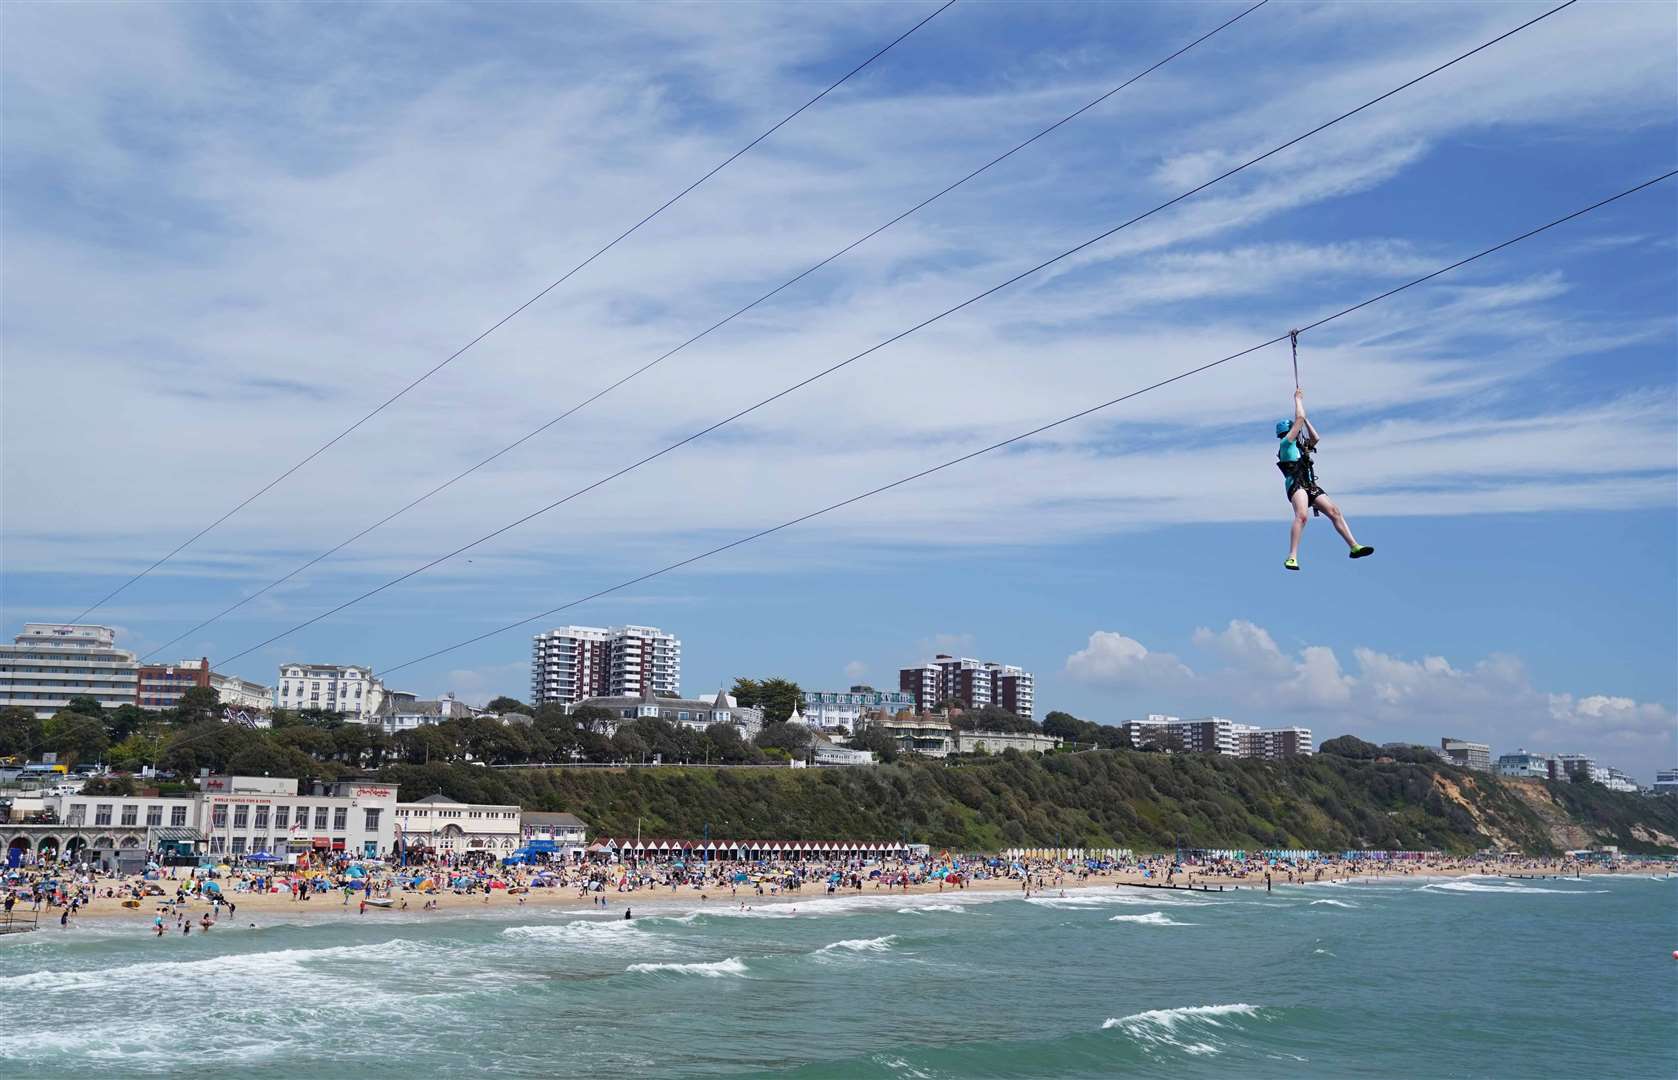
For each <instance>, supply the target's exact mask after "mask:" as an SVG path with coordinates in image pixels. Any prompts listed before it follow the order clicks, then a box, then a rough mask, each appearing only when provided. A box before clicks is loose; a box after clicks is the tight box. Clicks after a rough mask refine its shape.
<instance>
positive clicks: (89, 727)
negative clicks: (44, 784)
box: [42, 708, 111, 764]
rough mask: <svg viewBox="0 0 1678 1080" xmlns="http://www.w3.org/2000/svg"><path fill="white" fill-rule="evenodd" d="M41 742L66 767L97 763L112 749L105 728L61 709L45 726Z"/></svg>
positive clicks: (85, 716)
mask: <svg viewBox="0 0 1678 1080" xmlns="http://www.w3.org/2000/svg"><path fill="white" fill-rule="evenodd" d="M42 741H43V742H44V743H45V745H46V748H47V749H48V750H51V751H53V752H54V753H56V754H57V755H58V756H59V759H60V761H62V762H64V763H65V764H74V763H77V762H83V761H98V760H99V759H100V757H101V756H102V755H103V754H104V753H105V751H106V750H107V749H109V748H110V745H111V740H110V737H109V736H107V735H106V734H105V725H104V724H102V723H100V722H99V720H98V719H96V718H95V717H93V716H90V715H88V714H86V713H79V712H72V711H71V710H70V709H69V708H64V709H61V710H60V711H59V712H58V713H57V714H55V715H54V716H53V717H52V719H50V720H48V721H47V722H46V725H45V730H44V731H43V732H42Z"/></svg>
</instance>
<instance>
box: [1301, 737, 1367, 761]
mask: <svg viewBox="0 0 1678 1080" xmlns="http://www.w3.org/2000/svg"><path fill="white" fill-rule="evenodd" d="M1317 749H1318V751H1319V752H1320V753H1324V754H1333V755H1334V756H1335V757H1343V758H1351V759H1352V760H1353V761H1374V760H1375V759H1376V758H1378V757H1381V756H1383V755H1382V752H1381V748H1380V747H1379V746H1376V745H1375V744H1374V743H1372V742H1365V741H1364V740H1362V739H1360V738H1358V737H1357V736H1356V735H1342V736H1340V737H1339V738H1338V739H1326V740H1324V742H1323V744H1322V746H1320V747H1318V748H1317Z"/></svg>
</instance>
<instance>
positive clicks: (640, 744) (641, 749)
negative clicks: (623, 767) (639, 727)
mask: <svg viewBox="0 0 1678 1080" xmlns="http://www.w3.org/2000/svg"><path fill="white" fill-rule="evenodd" d="M612 753H614V754H616V755H617V756H618V757H620V758H622V759H624V760H625V761H640V760H642V759H643V758H645V757H646V756H647V742H646V740H645V739H643V738H641V736H639V735H637V734H635V732H633V731H631V730H630V729H629V728H620V729H618V733H617V734H616V735H613V736H612Z"/></svg>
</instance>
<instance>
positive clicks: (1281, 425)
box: [1276, 420, 1293, 439]
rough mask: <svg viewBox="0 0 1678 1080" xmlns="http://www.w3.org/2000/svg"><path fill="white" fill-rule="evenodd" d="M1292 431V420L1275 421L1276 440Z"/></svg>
mask: <svg viewBox="0 0 1678 1080" xmlns="http://www.w3.org/2000/svg"><path fill="white" fill-rule="evenodd" d="M1292 430H1293V421H1292V420H1278V421H1276V437H1277V438H1278V439H1280V438H1282V437H1283V436H1284V435H1286V434H1287V433H1288V432H1290V431H1292Z"/></svg>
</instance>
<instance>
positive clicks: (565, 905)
mask: <svg viewBox="0 0 1678 1080" xmlns="http://www.w3.org/2000/svg"><path fill="white" fill-rule="evenodd" d="M1644 869H1651V868H1644ZM1655 869H1663V868H1655ZM1615 872H1618V873H1628V872H1641V871H1636V870H1629V869H1624V868H1622V869H1620V870H1618V871H1608V870H1604V869H1601V868H1595V867H1573V866H1569V867H1568V868H1567V870H1566V872H1565V873H1563V871H1562V869H1561V864H1559V863H1546V862H1539V861H1533V862H1531V863H1523V864H1520V865H1518V866H1506V867H1499V866H1495V865H1491V864H1484V863H1438V864H1419V865H1416V866H1414V867H1404V868H1396V867H1395V868H1391V869H1372V868H1370V867H1368V866H1363V867H1360V868H1358V869H1357V871H1356V872H1353V871H1352V870H1351V869H1350V868H1343V867H1339V866H1330V867H1323V868H1322V874H1321V876H1320V878H1319V877H1318V876H1317V874H1316V870H1315V869H1312V870H1307V871H1304V872H1299V873H1295V874H1293V875H1291V876H1292V880H1290V875H1289V874H1288V873H1287V872H1286V871H1272V873H1271V881H1270V887H1271V888H1272V889H1273V890H1285V889H1290V888H1300V887H1303V886H1313V885H1322V884H1351V885H1355V884H1358V883H1374V882H1381V881H1391V880H1394V879H1398V880H1420V881H1425V880H1428V879H1430V878H1455V877H1506V878H1532V877H1537V876H1545V877H1557V876H1566V877H1573V876H1575V874H1576V873H1577V874H1583V875H1591V874H1598V873H1615ZM130 880H131V879H130ZM178 880H179V881H182V882H184V881H185V880H186V879H185V878H182V879H178ZM1042 880H1043V881H1044V884H1043V885H1042V886H1041V887H1039V886H1035V885H1034V886H1033V887H1032V890H1031V893H1030V895H1032V896H1041V897H1053V896H1055V895H1057V894H1058V893H1059V892H1061V891H1062V890H1074V889H1076V890H1081V891H1087V890H1089V889H1091V888H1100V887H1114V886H1121V885H1122V886H1135V887H1139V888H1149V889H1160V888H1171V889H1174V890H1178V891H1183V890H1189V889H1193V890H1197V891H1198V890H1203V889H1204V890H1209V891H1213V892H1216V891H1219V890H1220V889H1221V890H1224V891H1231V890H1238V889H1239V890H1258V891H1263V890H1264V889H1265V887H1266V883H1265V878H1264V874H1263V872H1262V871H1260V872H1258V873H1256V874H1255V873H1251V872H1249V873H1248V874H1246V875H1245V876H1233V875H1227V874H1217V873H1212V872H1202V871H1200V870H1198V869H1196V870H1192V871H1185V872H1179V873H1177V874H1175V875H1173V880H1172V882H1171V884H1170V885H1169V886H1167V885H1166V884H1165V881H1164V875H1163V874H1155V875H1154V876H1148V875H1145V874H1144V873H1142V872H1141V871H1140V870H1118V871H1110V872H1095V873H1090V874H1087V875H1083V876H1079V875H1076V874H1073V873H1063V874H1060V875H1058V876H1057V875H1055V874H1053V873H1052V872H1046V873H1044V874H1043V875H1042ZM125 884H127V881H125V880H124V879H117V878H98V879H96V889H97V893H98V895H97V896H96V898H95V899H94V900H93V901H92V902H91V903H84V904H83V905H82V907H81V908H80V909H79V911H78V912H77V914H76V915H75V916H74V917H73V919H72V921H71V926H72V927H73V926H74V924H75V923H76V922H79V921H81V920H84V919H98V920H128V921H132V922H134V923H135V924H136V926H137V927H139V926H141V925H144V924H149V923H150V922H151V921H152V920H153V919H154V918H155V917H156V915H157V913H158V912H159V910H167V912H168V916H167V917H168V921H170V922H173V921H174V919H175V916H176V914H178V913H180V912H187V913H190V914H191V915H192V916H193V918H194V919H195V920H196V919H200V918H201V917H202V916H203V915H204V914H205V913H207V912H213V911H214V910H215V906H214V905H213V904H212V902H211V901H210V900H208V899H205V898H202V897H196V896H195V897H192V898H190V899H189V900H187V901H186V902H185V903H184V904H181V905H175V906H167V907H166V905H165V904H164V903H163V901H164V900H165V899H166V898H165V897H148V898H147V899H145V900H143V901H141V902H140V905H139V906H138V907H124V906H122V904H121V902H120V900H119V899H117V898H109V897H106V896H105V895H104V893H105V891H106V889H107V888H112V889H118V890H121V889H122V888H123V887H124V886H125ZM158 884H161V885H163V886H164V887H165V888H167V889H168V890H169V891H170V893H171V895H172V894H173V890H174V884H175V883H173V882H170V881H168V880H165V881H160V882H158ZM225 887H226V889H227V891H226V893H225V896H226V899H227V900H228V901H231V903H232V905H233V908H232V910H228V909H227V908H226V905H223V910H222V911H221V912H220V916H219V918H220V920H222V921H229V922H231V921H237V922H238V923H241V924H248V923H251V922H256V923H258V924H260V923H261V922H262V921H263V920H265V919H275V918H283V919H284V920H286V921H287V922H292V921H294V920H297V919H299V918H302V919H311V920H312V919H321V920H329V919H344V918H363V919H379V918H384V917H388V915H389V914H390V913H392V912H398V911H400V912H402V913H403V914H404V915H414V914H419V915H453V916H459V915H464V914H468V913H490V912H495V913H508V914H510V913H512V912H513V911H516V910H519V909H521V908H541V909H558V910H566V909H575V910H579V911H581V910H591V911H596V912H599V911H610V912H614V913H617V912H621V911H623V910H624V909H626V908H628V909H634V908H636V907H638V906H639V907H646V906H648V905H657V906H659V907H664V906H668V905H669V904H670V903H672V902H674V903H680V904H681V905H683V906H689V905H694V906H701V907H703V906H707V905H715V906H717V907H719V908H725V907H738V906H739V905H741V904H745V905H747V906H749V907H753V908H756V907H760V906H765V905H777V906H779V905H790V906H797V905H798V904H799V903H809V902H811V901H818V900H827V899H832V898H834V897H887V896H900V897H926V896H938V895H941V894H945V893H959V892H972V893H998V892H1000V893H1013V894H1022V895H1023V894H1024V892H1025V889H1024V887H1023V883H1022V882H1021V881H1020V880H1019V879H1017V878H984V879H980V880H973V881H968V882H966V883H965V884H964V885H959V886H957V885H948V884H942V883H939V882H921V883H912V884H910V885H908V886H907V887H904V886H902V885H894V886H891V887H889V888H888V887H887V886H885V885H883V884H879V885H876V884H875V883H873V882H869V883H867V884H866V885H865V886H864V887H863V888H862V889H860V890H859V889H855V888H849V889H839V890H837V891H836V892H834V893H832V894H829V893H828V892H827V891H826V886H825V884H824V883H821V882H814V883H809V884H806V885H805V887H804V888H802V889H799V890H788V889H783V890H780V891H779V892H768V891H766V892H765V893H764V894H762V895H760V894H758V893H757V892H756V891H755V889H754V888H750V887H746V886H742V887H740V888H739V889H737V890H730V889H729V888H728V887H726V886H725V887H721V888H718V887H714V886H712V887H707V888H695V887H692V886H687V885H684V886H680V887H678V888H674V889H673V888H670V887H668V886H662V887H659V886H655V887H642V888H637V889H625V890H623V891H615V890H608V891H606V892H604V893H589V894H587V895H580V894H579V891H578V889H577V887H576V886H574V885H573V886H561V887H546V888H533V889H530V890H529V891H528V892H523V893H516V894H510V893H509V892H508V890H506V889H493V890H491V891H490V892H489V893H487V894H486V893H483V892H481V891H480V892H476V893H467V894H462V893H456V892H453V891H448V890H440V891H434V892H426V893H421V892H417V891H403V890H400V889H398V890H393V891H392V893H391V899H392V900H393V901H394V904H393V905H392V906H391V907H390V908H380V907H376V906H372V905H369V906H368V907H367V909H366V911H365V912H363V911H362V908H361V903H360V894H359V893H353V892H352V893H351V894H350V895H349V899H348V901H347V902H346V901H345V898H344V893H343V891H342V890H334V891H331V892H326V893H317V894H315V895H313V896H312V897H311V898H310V899H307V900H298V899H295V898H294V897H293V895H292V894H291V892H289V891H287V890H284V889H283V888H282V890H281V891H278V892H272V891H271V892H266V893H256V892H237V891H234V889H233V887H232V885H231V883H226V884H225ZM601 897H604V900H605V904H604V905H602V904H601V903H600V899H601ZM428 902H430V903H433V904H434V905H435V906H434V907H431V908H429V909H427V908H426V904H427V903H428ZM27 910H28V908H27V907H26V906H25V905H24V904H21V903H20V904H19V905H18V912H19V913H20V914H23V913H25V912H27ZM59 913H60V909H58V908H49V907H46V906H43V907H42V909H41V911H40V923H41V928H42V929H43V930H44V929H48V928H49V926H52V925H54V924H56V923H57V922H58V917H59Z"/></svg>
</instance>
